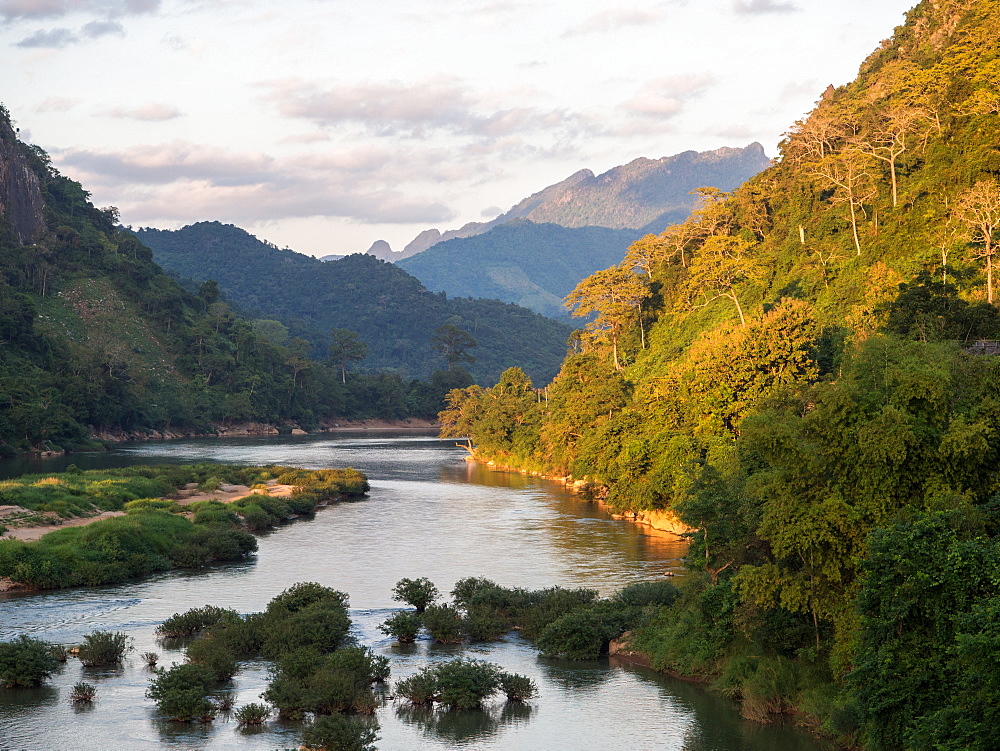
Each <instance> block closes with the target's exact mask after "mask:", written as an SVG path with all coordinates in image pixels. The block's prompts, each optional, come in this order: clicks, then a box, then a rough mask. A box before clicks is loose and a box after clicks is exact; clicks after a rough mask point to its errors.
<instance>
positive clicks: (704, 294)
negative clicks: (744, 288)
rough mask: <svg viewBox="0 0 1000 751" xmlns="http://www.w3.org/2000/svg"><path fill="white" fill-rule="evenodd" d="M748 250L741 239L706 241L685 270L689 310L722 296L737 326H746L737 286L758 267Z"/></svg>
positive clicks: (753, 276) (754, 274) (712, 239)
mask: <svg viewBox="0 0 1000 751" xmlns="http://www.w3.org/2000/svg"><path fill="white" fill-rule="evenodd" d="M751 249H752V245H751V243H750V242H748V241H747V240H745V239H744V238H742V237H729V236H726V235H713V236H712V237H710V238H708V240H706V241H705V244H704V245H702V246H701V251H700V252H699V253H698V255H697V256H695V258H694V260H693V261H691V265H690V266H689V267H688V272H689V273H688V279H687V289H688V293H689V298H690V300H691V307H692V308H703V307H705V306H706V305H708V304H710V303H712V302H713V301H715V300H718V299H719V298H720V297H725V298H727V299H728V300H731V301H732V303H733V305H735V306H736V312H737V313H738V314H739V317H740V325H741V326H746V325H747V319H746V316H745V315H744V313H743V306H742V305H741V304H740V298H739V294H738V292H737V287H739V286H740V285H741V284H743V283H744V282H747V281H751V280H753V279H754V278H756V275H757V272H758V268H757V263H756V261H755V260H754V259H753V257H752V256H751V252H750V251H751Z"/></svg>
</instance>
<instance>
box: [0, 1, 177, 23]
mask: <svg viewBox="0 0 1000 751" xmlns="http://www.w3.org/2000/svg"><path fill="white" fill-rule="evenodd" d="M159 8H160V0H0V18H3V19H4V20H5V21H17V20H38V19H44V18H62V17H64V16H68V15H70V14H73V13H85V14H89V15H94V16H98V17H100V18H121V17H124V16H137V15H142V14H145V13H154V12H155V11H157V10H159Z"/></svg>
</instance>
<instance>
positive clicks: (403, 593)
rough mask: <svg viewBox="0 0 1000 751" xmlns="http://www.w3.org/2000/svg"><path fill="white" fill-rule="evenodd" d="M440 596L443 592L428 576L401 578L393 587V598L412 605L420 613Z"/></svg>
mask: <svg viewBox="0 0 1000 751" xmlns="http://www.w3.org/2000/svg"><path fill="white" fill-rule="evenodd" d="M440 596H441V593H440V592H438V588H437V587H435V586H434V582H432V581H431V580H430V579H428V578H426V577H421V578H420V579H400V580H399V581H398V582H396V586H395V587H393V589H392V599H394V600H396V601H397V602H405V603H406V604H407V605H412V606H413V607H414V608H416V610H417V613H418V614H419V613H423V612H424V610H425V609H426V608H427V606H428V605H430V604H432V603H433V602H434V601H435V600H437V598H438V597H440Z"/></svg>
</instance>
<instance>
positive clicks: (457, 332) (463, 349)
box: [431, 323, 478, 370]
mask: <svg viewBox="0 0 1000 751" xmlns="http://www.w3.org/2000/svg"><path fill="white" fill-rule="evenodd" d="M477 344H478V342H477V341H476V340H475V339H473V338H472V335H471V334H469V332H468V331H466V330H465V329H460V328H459V327H458V326H456V325H455V324H453V323H445V324H443V325H441V326H438V327H437V328H436V329H435V330H434V335H433V336H432V337H431V346H433V347H434V349H435V350H437V351H438V352H440V353H441V356H442V357H444V360H445V362H446V363H448V370H451V369H452V368H454V367H455V366H456V365H457V364H459V363H463V362H468V363H472V362H475V361H476V358H475V357H473V356H472V355H470V354H469V350H470V349H472V348H473V347H475V346H476V345H477Z"/></svg>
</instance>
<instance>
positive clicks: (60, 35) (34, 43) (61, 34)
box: [14, 28, 80, 49]
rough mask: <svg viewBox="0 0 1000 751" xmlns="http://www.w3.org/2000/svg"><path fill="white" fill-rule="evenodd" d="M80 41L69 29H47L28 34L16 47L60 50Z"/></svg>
mask: <svg viewBox="0 0 1000 751" xmlns="http://www.w3.org/2000/svg"><path fill="white" fill-rule="evenodd" d="M79 41H80V37H78V36H77V35H76V34H74V33H73V32H72V31H70V30H69V29H63V28H58V29H49V30H48V31H43V30H41V29H39V30H38V31H36V32H35V33H34V34H29V35H28V36H26V37H25V38H24V39H22V40H21V41H20V42H18V43H17V44H16V45H14V46H16V47H28V48H32V47H35V48H41V49H62V48H63V47H68V46H69V45H71V44H76V43H77V42H79Z"/></svg>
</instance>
